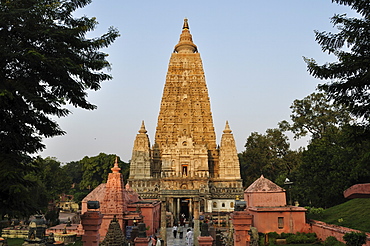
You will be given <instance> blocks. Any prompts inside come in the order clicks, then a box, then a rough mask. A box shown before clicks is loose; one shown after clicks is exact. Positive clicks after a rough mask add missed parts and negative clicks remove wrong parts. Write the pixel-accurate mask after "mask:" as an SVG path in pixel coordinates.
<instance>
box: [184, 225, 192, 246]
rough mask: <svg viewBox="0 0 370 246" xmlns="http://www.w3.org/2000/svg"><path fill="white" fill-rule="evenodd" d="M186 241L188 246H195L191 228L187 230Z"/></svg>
mask: <svg viewBox="0 0 370 246" xmlns="http://www.w3.org/2000/svg"><path fill="white" fill-rule="evenodd" d="M185 241H186V245H187V246H193V231H192V230H191V229H190V228H189V229H188V230H187V233H186V236H185Z"/></svg>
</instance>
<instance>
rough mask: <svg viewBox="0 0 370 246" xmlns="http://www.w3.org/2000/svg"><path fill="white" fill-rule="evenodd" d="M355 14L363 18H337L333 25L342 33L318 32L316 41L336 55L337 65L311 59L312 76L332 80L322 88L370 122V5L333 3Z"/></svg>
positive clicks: (352, 0) (351, 0)
mask: <svg viewBox="0 0 370 246" xmlns="http://www.w3.org/2000/svg"><path fill="white" fill-rule="evenodd" d="M332 2H335V3H338V4H342V5H347V6H349V7H351V8H352V9H353V10H355V11H356V12H357V13H358V14H359V15H360V18H354V17H347V16H346V15H345V14H342V15H334V16H333V17H332V18H331V22H332V23H333V24H334V26H335V27H337V28H338V30H339V32H338V33H331V32H325V31H324V32H319V31H315V34H316V41H317V42H318V43H319V45H320V46H321V48H322V51H323V52H328V53H329V54H334V55H335V56H336V57H337V59H338V60H337V61H336V62H331V63H326V64H324V65H318V64H317V63H316V61H315V60H314V59H307V58H305V61H306V63H307V67H308V71H309V73H310V74H311V75H312V76H314V77H315V78H319V79H323V80H329V81H330V82H328V83H327V84H323V85H320V86H319V88H320V89H323V90H325V91H326V92H327V94H328V95H329V97H330V98H331V99H334V101H335V102H336V103H339V104H344V105H346V106H348V107H349V109H350V111H351V113H352V114H353V115H355V116H357V117H358V118H363V119H365V120H366V123H367V124H369V119H370V100H369V98H370V90H369V89H370V70H369V69H370V35H369V33H370V4H369V2H368V1H364V0H332Z"/></svg>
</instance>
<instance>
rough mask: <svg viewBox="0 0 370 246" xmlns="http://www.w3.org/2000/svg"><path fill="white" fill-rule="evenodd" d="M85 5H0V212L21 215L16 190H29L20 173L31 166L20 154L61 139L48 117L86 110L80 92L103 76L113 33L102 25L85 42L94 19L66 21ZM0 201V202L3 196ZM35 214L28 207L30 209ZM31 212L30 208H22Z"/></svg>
mask: <svg viewBox="0 0 370 246" xmlns="http://www.w3.org/2000/svg"><path fill="white" fill-rule="evenodd" d="M90 2H91V0H63V1H59V2H58V1H51V0H24V1H19V0H0V36H1V39H0V51H1V52H0V129H1V131H0V169H1V170H2V171H1V174H0V180H1V182H2V185H1V186H0V196H1V198H2V199H0V213H2V214H4V213H11V211H10V210H21V209H23V206H22V205H17V202H15V201H14V202H13V201H11V199H13V198H14V199H18V198H19V196H21V194H22V190H25V189H27V187H31V186H32V185H33V186H35V185H36V184H35V182H31V181H29V180H26V179H25V176H24V175H23V174H26V173H28V171H30V170H32V169H33V166H32V164H30V163H32V162H31V161H29V158H28V156H29V155H30V154H34V153H36V152H38V151H40V150H42V149H43V148H44V147H45V146H44V145H43V143H42V138H43V137H53V136H57V135H62V134H64V131H63V130H62V129H60V127H59V126H58V124H57V123H56V122H55V121H53V120H52V119H51V118H50V116H57V117H64V116H67V115H68V114H69V113H70V111H69V110H68V109H67V108H66V107H65V105H66V104H72V105H73V106H75V107H79V108H83V109H88V110H92V109H95V105H92V104H91V103H89V102H88V101H87V99H86V97H87V92H86V91H87V90H98V89H99V88H100V83H101V82H102V81H104V80H108V79H111V76H110V75H109V74H107V73H105V72H102V71H103V69H106V68H109V66H110V64H109V63H108V61H107V60H106V57H107V54H105V53H103V52H101V51H99V50H100V49H101V48H104V47H108V46H109V45H110V44H111V43H112V42H113V41H114V40H115V39H116V38H117V37H118V36H119V34H118V31H117V30H115V29H114V28H110V29H109V30H108V32H107V33H105V34H104V35H102V36H101V37H97V38H91V39H89V38H86V34H87V32H89V31H92V30H94V28H95V27H96V25H97V21H96V19H95V18H88V17H81V18H73V16H72V14H73V12H74V11H75V10H76V9H78V8H82V7H85V6H86V5H87V4H89V3H90ZM3 197H6V199H3ZM34 210H36V208H35V209H34ZM29 212H31V210H30V211H29Z"/></svg>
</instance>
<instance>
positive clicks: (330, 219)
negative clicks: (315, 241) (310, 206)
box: [311, 198, 370, 232]
mask: <svg viewBox="0 0 370 246" xmlns="http://www.w3.org/2000/svg"><path fill="white" fill-rule="evenodd" d="M311 218H312V219H314V220H320V221H323V222H325V223H328V224H334V225H339V226H344V227H348V228H352V229H356V230H360V231H364V232H370V198H356V199H351V200H349V201H348V202H345V203H342V204H340V205H337V206H334V207H331V208H328V209H325V210H324V212H323V213H322V214H316V215H312V216H311Z"/></svg>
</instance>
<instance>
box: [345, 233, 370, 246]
mask: <svg viewBox="0 0 370 246" xmlns="http://www.w3.org/2000/svg"><path fill="white" fill-rule="evenodd" d="M343 239H344V241H346V244H347V245H348V246H361V245H363V244H365V242H366V234H365V233H363V232H361V233H360V232H351V233H346V234H344V236H343Z"/></svg>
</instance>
